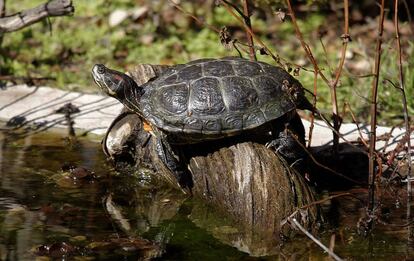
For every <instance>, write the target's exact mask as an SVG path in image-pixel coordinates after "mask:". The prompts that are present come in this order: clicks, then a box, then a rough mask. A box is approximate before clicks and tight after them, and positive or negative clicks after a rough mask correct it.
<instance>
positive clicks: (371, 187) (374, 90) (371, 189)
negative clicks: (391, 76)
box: [368, 0, 385, 214]
mask: <svg viewBox="0 0 414 261" xmlns="http://www.w3.org/2000/svg"><path fill="white" fill-rule="evenodd" d="M384 6H385V3H384V0H381V5H380V17H379V19H378V35H377V43H376V48H375V50H376V51H375V67H374V80H373V81H372V86H371V112H370V113H371V126H370V128H371V129H370V132H369V167H368V169H369V178H368V211H369V214H371V213H373V211H374V201H375V198H374V197H375V174H376V173H375V161H376V159H375V143H376V140H377V139H376V128H377V94H378V81H379V68H380V62H381V44H382V34H383V31H384V8H385V7H384Z"/></svg>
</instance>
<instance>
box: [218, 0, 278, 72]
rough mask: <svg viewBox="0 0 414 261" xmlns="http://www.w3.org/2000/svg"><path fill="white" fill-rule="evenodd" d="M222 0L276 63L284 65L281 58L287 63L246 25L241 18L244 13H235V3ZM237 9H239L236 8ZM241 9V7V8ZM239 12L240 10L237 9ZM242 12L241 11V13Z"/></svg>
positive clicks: (225, 6)
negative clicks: (231, 3)
mask: <svg viewBox="0 0 414 261" xmlns="http://www.w3.org/2000/svg"><path fill="white" fill-rule="evenodd" d="M220 2H221V3H223V6H224V8H226V10H227V11H228V12H229V13H230V14H231V15H232V16H233V17H234V18H236V19H237V21H238V22H239V23H240V24H242V25H243V27H244V30H246V31H247V32H248V33H249V34H250V35H251V37H253V39H254V40H255V41H256V42H257V43H258V44H259V45H260V46H261V47H262V48H263V49H264V50H265V51H266V53H267V54H269V55H270V57H272V59H273V60H274V61H275V62H276V63H278V64H279V65H281V66H284V64H283V63H282V62H281V61H280V60H283V61H284V62H285V63H286V60H284V59H283V58H282V57H280V56H279V55H278V54H276V55H275V54H274V53H273V52H272V50H270V48H269V47H268V46H267V45H266V44H265V43H263V41H262V40H260V38H259V37H257V36H256V35H255V34H254V33H253V31H252V30H250V28H249V27H248V26H246V24H245V23H244V20H242V19H241V18H240V16H241V17H243V19H244V14H243V13H242V14H241V15H240V16H238V15H237V14H235V13H234V11H233V9H232V8H233V6H234V5H230V4H228V3H227V1H225V0H220ZM235 10H237V9H235ZM239 10H240V9H239ZM237 12H239V11H237ZM239 14H240V13H239Z"/></svg>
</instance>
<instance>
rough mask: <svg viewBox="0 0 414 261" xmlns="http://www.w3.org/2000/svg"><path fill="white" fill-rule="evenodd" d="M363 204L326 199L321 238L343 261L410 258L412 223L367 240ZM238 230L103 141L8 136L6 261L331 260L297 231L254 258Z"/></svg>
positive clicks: (1, 182)
mask: <svg viewBox="0 0 414 261" xmlns="http://www.w3.org/2000/svg"><path fill="white" fill-rule="evenodd" d="M354 190H355V191H358V189H357V188H355V189H354ZM359 194H362V196H361V198H363V197H364V192H360V193H359ZM385 203H387V202H384V204H385ZM389 203H390V202H389ZM394 203H395V202H391V203H390V204H389V206H388V207H387V209H388V210H387V211H388V212H389V213H390V214H389V217H390V220H392V222H394V223H399V224H403V223H404V209H405V208H404V207H398V206H396V204H394ZM363 207H364V206H362V205H361V204H360V202H359V200H355V199H352V198H338V199H336V200H332V201H327V202H325V203H324V204H323V210H324V212H325V216H326V220H327V222H326V225H324V227H323V229H322V230H321V234H320V235H319V236H320V237H321V238H322V242H324V243H325V244H326V245H329V244H330V243H329V242H335V252H336V253H337V254H338V255H339V256H341V257H343V258H350V259H355V260H361V259H365V260H368V259H375V260H388V259H390V258H394V259H398V260H400V259H406V258H408V257H409V256H410V255H411V257H412V255H413V254H412V251H410V250H409V248H408V247H407V244H406V240H405V238H406V231H405V230H406V229H405V228H404V227H397V226H393V227H390V226H387V225H378V226H377V227H376V230H375V231H374V233H373V235H372V236H369V237H364V236H362V235H359V234H358V233H357V229H356V222H357V221H358V219H359V217H360V213H361V209H363ZM232 233H233V234H234V233H237V228H236V227H233V226H232V222H231V220H227V219H225V218H223V216H220V213H214V211H211V207H209V206H207V205H204V204H203V203H202V202H199V201H197V200H196V199H188V198H186V197H184V196H183V195H182V193H181V192H179V191H176V190H173V189H171V188H169V187H168V186H165V185H163V184H161V183H160V181H158V180H156V179H155V178H154V175H151V173H150V171H149V170H146V169H141V170H133V169H131V170H130V171H126V172H123V173H118V172H117V171H115V170H113V167H112V166H111V164H109V163H108V162H107V161H106V159H105V156H104V155H103V153H102V151H101V147H100V144H99V142H97V141H93V140H90V139H87V138H79V139H77V140H76V141H73V140H70V139H67V138H65V135H61V134H58V133H40V134H36V135H30V136H26V137H23V138H22V137H19V138H13V137H12V136H9V135H7V136H6V135H5V134H4V133H0V260H34V259H36V258H43V259H41V260H49V259H62V260H66V259H70V260H72V259H77V260H120V259H122V260H137V259H140V258H142V259H150V258H154V257H157V259H159V260H275V259H283V260H284V259H289V260H301V259H307V260H309V259H312V260H321V259H324V258H326V257H327V255H326V253H323V251H322V250H320V249H319V248H318V247H317V246H316V245H315V244H314V243H312V242H311V241H309V240H308V239H307V238H305V237H303V236H301V235H299V234H298V236H296V237H294V238H293V239H290V240H287V241H286V242H285V243H284V244H283V245H282V246H281V247H280V252H278V253H274V254H273V255H270V256H266V257H260V258H259V257H252V256H249V255H248V254H247V253H245V252H243V251H240V250H243V249H246V247H245V246H241V245H237V244H236V243H234V242H233V244H229V243H228V241H226V240H225V239H223V238H224V236H223V235H226V234H232ZM333 239H335V241H333ZM226 242H227V243H226ZM39 260H40V259H39Z"/></svg>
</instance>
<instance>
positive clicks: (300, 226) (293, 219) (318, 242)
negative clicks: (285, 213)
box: [289, 218, 343, 260]
mask: <svg viewBox="0 0 414 261" xmlns="http://www.w3.org/2000/svg"><path fill="white" fill-rule="evenodd" d="M289 221H290V222H291V223H293V225H294V227H296V228H298V229H299V230H300V231H301V232H302V233H303V234H305V235H306V236H307V237H308V238H309V239H311V240H312V241H313V242H315V243H316V244H317V245H318V246H319V247H320V248H322V249H323V250H324V251H325V252H327V253H328V255H329V256H330V257H332V258H333V259H335V260H343V259H342V258H340V257H339V256H338V255H336V254H335V253H334V252H333V251H331V250H330V249H329V248H328V247H326V246H325V245H324V244H322V242H321V241H319V240H318V239H317V238H316V237H314V236H313V235H312V234H311V233H309V232H308V231H307V230H306V229H305V228H304V227H303V226H302V225H301V224H300V223H299V222H298V221H297V220H296V218H290V219H289Z"/></svg>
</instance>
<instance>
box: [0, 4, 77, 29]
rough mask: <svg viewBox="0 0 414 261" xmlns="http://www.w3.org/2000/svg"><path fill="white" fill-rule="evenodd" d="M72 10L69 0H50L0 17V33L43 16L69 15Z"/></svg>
mask: <svg viewBox="0 0 414 261" xmlns="http://www.w3.org/2000/svg"><path fill="white" fill-rule="evenodd" d="M3 3H4V2H3ZM74 10H75V9H74V7H73V5H72V1H71V0H52V1H50V2H47V3H44V4H41V5H39V6H37V7H35V8H32V9H28V10H24V11H21V12H19V13H17V14H13V15H10V16H5V17H2V18H0V34H3V33H9V32H13V31H17V30H20V29H22V28H24V27H26V26H29V25H31V24H34V23H36V22H38V21H40V20H42V19H43V18H45V17H51V16H63V15H70V14H72V13H73V12H74Z"/></svg>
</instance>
